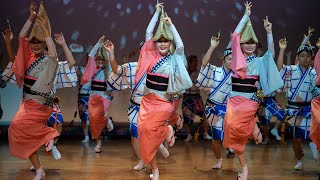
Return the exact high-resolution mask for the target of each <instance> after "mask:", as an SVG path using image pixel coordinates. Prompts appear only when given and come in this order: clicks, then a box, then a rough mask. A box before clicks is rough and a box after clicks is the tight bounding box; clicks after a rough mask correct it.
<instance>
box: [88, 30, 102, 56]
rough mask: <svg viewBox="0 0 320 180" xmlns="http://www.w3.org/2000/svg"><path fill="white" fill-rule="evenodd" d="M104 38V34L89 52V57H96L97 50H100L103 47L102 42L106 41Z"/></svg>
mask: <svg viewBox="0 0 320 180" xmlns="http://www.w3.org/2000/svg"><path fill="white" fill-rule="evenodd" d="M104 38H105V36H104V35H103V36H102V37H101V38H100V39H99V41H98V42H97V43H96V44H95V45H94V46H93V48H92V49H91V51H90V53H89V57H91V58H94V57H95V56H96V54H97V51H98V50H99V48H100V47H102V44H103V43H104Z"/></svg>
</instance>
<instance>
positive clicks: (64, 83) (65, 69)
mask: <svg viewBox="0 0 320 180" xmlns="http://www.w3.org/2000/svg"><path fill="white" fill-rule="evenodd" d="M58 65H59V66H58V70H57V73H56V77H55V88H56V89H59V88H66V87H76V86H77V85H78V84H77V81H78V80H77V73H76V69H75V68H74V66H73V67H72V68H69V65H68V62H67V61H63V62H59V64H58Z"/></svg>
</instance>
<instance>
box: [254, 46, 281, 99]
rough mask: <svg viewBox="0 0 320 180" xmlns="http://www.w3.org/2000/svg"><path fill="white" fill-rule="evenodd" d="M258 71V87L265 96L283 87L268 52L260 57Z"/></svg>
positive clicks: (271, 56) (270, 54)
mask: <svg viewBox="0 0 320 180" xmlns="http://www.w3.org/2000/svg"><path fill="white" fill-rule="evenodd" d="M259 70H260V77H259V78H260V85H261V88H262V90H263V93H264V94H265V95H269V94H271V93H272V92H274V91H276V90H278V89H280V88H282V87H283V85H284V84H283V80H282V78H281V75H280V73H279V71H278V68H277V66H276V64H275V61H274V59H273V55H272V53H271V52H270V51H269V50H268V51H267V52H266V53H265V54H264V55H263V56H262V57H260V59H259Z"/></svg>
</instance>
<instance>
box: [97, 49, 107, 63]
mask: <svg viewBox="0 0 320 180" xmlns="http://www.w3.org/2000/svg"><path fill="white" fill-rule="evenodd" d="M95 59H100V60H104V61H106V60H107V52H106V50H105V49H104V48H103V47H100V48H99V49H98V51H97V53H96V56H95Z"/></svg>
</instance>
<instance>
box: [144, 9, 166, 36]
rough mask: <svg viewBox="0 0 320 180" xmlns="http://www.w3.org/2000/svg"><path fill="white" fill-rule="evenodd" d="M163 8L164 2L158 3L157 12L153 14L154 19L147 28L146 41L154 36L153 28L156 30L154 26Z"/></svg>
mask: <svg viewBox="0 0 320 180" xmlns="http://www.w3.org/2000/svg"><path fill="white" fill-rule="evenodd" d="M161 8H163V3H157V5H156V12H155V13H154V15H153V16H152V19H151V21H150V22H149V25H148V27H147V30H146V42H147V41H149V40H150V39H151V38H152V36H153V30H154V27H155V26H156V24H157V21H158V18H159V14H160V12H161Z"/></svg>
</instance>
